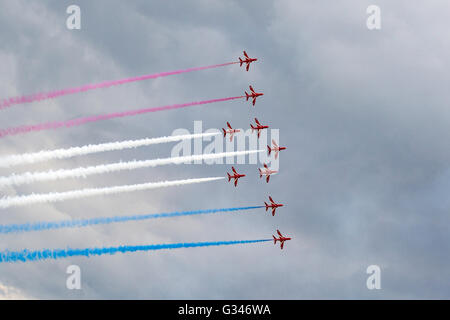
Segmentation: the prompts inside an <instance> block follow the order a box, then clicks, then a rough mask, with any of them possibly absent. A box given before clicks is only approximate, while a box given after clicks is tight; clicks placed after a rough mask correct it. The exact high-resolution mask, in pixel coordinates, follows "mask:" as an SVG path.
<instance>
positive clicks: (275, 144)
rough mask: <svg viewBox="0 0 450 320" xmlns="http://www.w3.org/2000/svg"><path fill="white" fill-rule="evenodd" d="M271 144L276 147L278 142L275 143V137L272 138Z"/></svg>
mask: <svg viewBox="0 0 450 320" xmlns="http://www.w3.org/2000/svg"><path fill="white" fill-rule="evenodd" d="M272 144H273V145H274V146H275V147H277V148H278V144H277V142H276V141H275V139H272Z"/></svg>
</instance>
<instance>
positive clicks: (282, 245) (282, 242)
mask: <svg viewBox="0 0 450 320" xmlns="http://www.w3.org/2000/svg"><path fill="white" fill-rule="evenodd" d="M283 247H284V241H281V246H280V248H281V250H283Z"/></svg>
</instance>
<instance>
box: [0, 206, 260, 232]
mask: <svg viewBox="0 0 450 320" xmlns="http://www.w3.org/2000/svg"><path fill="white" fill-rule="evenodd" d="M258 208H264V206H253V207H237V208H221V209H207V210H195V211H179V212H169V213H157V214H143V215H133V216H116V217H105V218H91V219H78V220H62V221H55V222H34V223H24V224H5V225H0V233H12V232H30V231H41V230H49V229H61V228H76V227H80V228H81V227H86V226H92V225H97V224H109V223H115V222H125V221H132V220H134V221H137V220H146V219H156V218H171V217H179V216H191V215H197V214H211V213H218V212H233V211H242V210H251V209H258Z"/></svg>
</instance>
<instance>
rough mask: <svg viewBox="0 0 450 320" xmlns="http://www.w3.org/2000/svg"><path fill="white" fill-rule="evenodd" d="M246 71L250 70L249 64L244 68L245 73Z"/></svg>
mask: <svg viewBox="0 0 450 320" xmlns="http://www.w3.org/2000/svg"><path fill="white" fill-rule="evenodd" d="M248 69H250V63H247V68H245V70H246V71H248Z"/></svg>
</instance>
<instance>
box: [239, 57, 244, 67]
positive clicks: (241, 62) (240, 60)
mask: <svg viewBox="0 0 450 320" xmlns="http://www.w3.org/2000/svg"><path fill="white" fill-rule="evenodd" d="M239 62H240V64H239V66H240V67H242V64H243V63H244V61H242V59H241V58H239Z"/></svg>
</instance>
